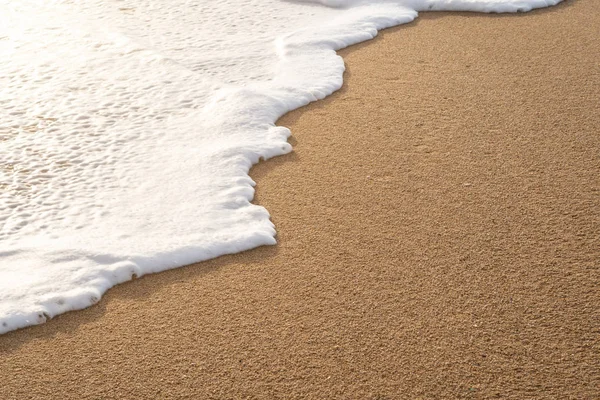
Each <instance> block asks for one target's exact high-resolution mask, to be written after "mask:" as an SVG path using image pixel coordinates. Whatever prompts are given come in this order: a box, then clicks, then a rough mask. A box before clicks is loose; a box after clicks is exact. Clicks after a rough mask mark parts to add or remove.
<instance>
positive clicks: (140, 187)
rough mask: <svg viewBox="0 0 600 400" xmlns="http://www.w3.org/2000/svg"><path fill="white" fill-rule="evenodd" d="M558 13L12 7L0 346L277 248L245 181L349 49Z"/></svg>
mask: <svg viewBox="0 0 600 400" xmlns="http://www.w3.org/2000/svg"><path fill="white" fill-rule="evenodd" d="M559 1H560V0H397V1H391V0H390V1H360V0H347V1H344V0H313V1H310V0H307V1H291V0H262V1H257V0H235V1H231V0H229V1H226V0H225V1H224V0H222V1H212V2H191V1H187V0H152V1H151V0H121V1H116V0H112V1H111V0H55V1H44V0H20V1H18V2H15V1H12V0H0V157H1V158H0V222H1V223H2V227H1V230H0V257H1V261H0V333H4V332H7V331H9V330H13V329H17V328H20V327H24V326H27V325H32V324H37V323H41V322H44V321H45V320H46V319H47V318H49V317H53V316H55V315H57V314H60V313H63V312H65V311H68V310H75V309H81V308H84V307H87V306H89V305H90V304H93V303H95V302H96V301H98V299H99V298H100V297H101V296H102V294H103V293H104V292H105V291H106V290H107V289H108V288H110V287H111V286H114V285H115V284H118V283H120V282H124V281H127V280H129V279H131V278H132V277H133V276H141V275H143V274H147V273H151V272H157V271H161V270H165V269H168V268H174V267H178V266H181V265H185V264H190V263H193V262H197V261H201V260H206V259H209V258H213V257H216V256H219V255H222V254H227V253H234V252H239V251H242V250H247V249H250V248H253V247H256V246H260V245H265V244H274V243H275V238H274V237H275V230H274V227H273V224H272V223H271V222H270V220H269V214H268V212H267V211H266V210H265V209H264V208H263V207H260V206H257V205H253V204H252V203H251V200H252V198H253V194H254V189H253V186H254V182H253V181H252V180H251V179H250V177H249V176H248V171H249V169H250V167H251V166H252V165H253V164H254V163H256V162H258V160H259V159H260V158H261V157H262V158H265V159H266V158H270V157H273V156H277V155H281V154H285V153H287V152H289V151H291V147H290V145H289V144H288V143H287V141H286V140H287V138H288V136H289V130H288V129H286V128H283V127H277V126H275V121H276V120H277V119H278V118H279V117H280V116H281V115H283V114H284V113H286V112H288V111H290V110H292V109H295V108H297V107H300V106H302V105H305V104H307V103H309V102H311V101H314V100H317V99H322V98H323V97H325V96H327V95H329V94H331V93H332V92H333V91H335V90H337V89H338V88H340V86H341V84H342V74H343V71H344V63H343V61H342V59H341V58H340V57H339V56H337V55H336V54H335V50H337V49H340V48H343V47H346V46H348V45H351V44H354V43H357V42H360V41H364V40H368V39H371V38H373V37H374V36H375V35H376V34H377V31H378V30H380V29H383V28H386V27H389V26H393V25H398V24H402V23H406V22H409V21H412V20H413V19H414V18H416V16H417V12H418V11H423V10H470V11H483V12H516V11H528V10H530V9H532V8H537V7H545V6H549V5H553V4H557V3H558V2H559ZM324 134H325V133H324Z"/></svg>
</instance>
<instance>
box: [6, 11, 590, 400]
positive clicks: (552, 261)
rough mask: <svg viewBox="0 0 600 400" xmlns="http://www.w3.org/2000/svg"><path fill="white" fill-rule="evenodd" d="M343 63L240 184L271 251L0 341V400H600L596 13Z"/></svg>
mask: <svg viewBox="0 0 600 400" xmlns="http://www.w3.org/2000/svg"><path fill="white" fill-rule="evenodd" d="M340 54H341V55H342V56H343V57H344V59H345V61H346V65H347V73H346V75H345V85H344V87H343V88H342V89H341V90H340V91H338V92H337V93H335V94H334V95H332V96H330V97H329V98H327V99H325V100H323V101H319V102H316V103H313V104H311V105H309V106H307V107H304V108H302V109H299V110H296V111H294V112H291V113H289V114H287V115H286V116H284V117H283V118H282V119H281V120H280V121H279V124H280V125H284V126H287V127H290V129H291V130H292V133H293V137H292V138H291V139H290V142H291V143H292V144H293V146H294V152H293V153H291V154H289V155H286V156H282V157H278V158H275V159H272V160H269V161H267V162H263V163H260V164H258V165H257V166H255V167H254V168H253V170H252V172H251V175H252V177H253V179H254V180H255V181H256V182H257V187H256V189H257V193H256V199H255V202H256V203H257V204H260V205H263V206H265V207H266V208H267V209H268V210H269V212H270V213H271V215H272V219H273V221H274V223H275V225H276V227H277V230H278V242H279V243H278V245H277V246H271V247H262V248H258V249H255V250H252V251H249V252H245V253H241V254H236V255H232V256H225V257H221V258H218V259H215V260H212V261H209V262H204V263H200V264H196V265H191V266H188V267H184V268H180V269H176V270H172V271H167V272H164V273H160V274H155V275H150V276H145V277H143V278H141V279H137V280H135V281H133V282H130V283H126V284H123V285H120V286H118V287H115V288H113V289H111V290H110V291H109V292H108V293H107V294H106V295H105V296H104V298H103V299H102V300H101V301H100V302H99V303H98V304H97V305H95V306H93V307H91V308H88V309H85V310H83V311H78V312H72V313H68V314H64V315H61V316H59V317H57V318H55V319H53V320H51V321H49V322H48V323H46V324H44V325H40V326H35V327H31V328H27V329H22V330H19V331H15V332H10V333H8V334H5V335H2V336H0V358H1V360H2V362H1V368H0V398H1V399H6V400H8V399H173V398H185V399H241V398H248V399H254V398H256V399H274V398H290V399H291V398H293V399H373V400H375V399H377V400H384V399H455V398H476V399H477V398H479V399H483V398H502V399H507V398H510V399H524V398H535V399H590V400H592V399H598V398H600V269H599V268H600V157H599V154H600V2H598V1H593V0H568V1H565V2H564V3H562V4H560V5H559V6H556V7H552V8H548V9H543V10H538V11H534V12H531V13H527V14H519V15H483V14H474V13H424V14H422V15H421V16H420V17H419V18H418V19H417V20H416V21H415V22H414V23H411V24H408V25H403V26H400V27H397V28H393V29H390V30H386V31H384V32H381V33H380V36H379V37H378V38H376V39H375V40H373V41H370V42H367V43H362V44H359V45H357V46H353V47H351V48H348V49H345V50H343V51H341V52H340Z"/></svg>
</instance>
